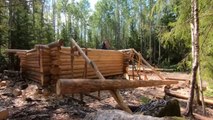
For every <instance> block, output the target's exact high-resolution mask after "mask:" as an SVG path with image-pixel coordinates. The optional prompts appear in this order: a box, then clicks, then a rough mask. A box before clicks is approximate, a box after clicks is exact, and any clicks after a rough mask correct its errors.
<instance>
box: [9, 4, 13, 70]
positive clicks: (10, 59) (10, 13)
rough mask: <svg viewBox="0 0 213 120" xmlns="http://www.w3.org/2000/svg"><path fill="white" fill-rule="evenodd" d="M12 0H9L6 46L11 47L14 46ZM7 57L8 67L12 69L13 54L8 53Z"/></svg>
mask: <svg viewBox="0 0 213 120" xmlns="http://www.w3.org/2000/svg"><path fill="white" fill-rule="evenodd" d="M12 1H13V0H9V41H8V48H9V49H13V48H14V47H13V46H14V45H13V44H14V42H13V34H12V28H13V25H12V24H13V13H12V12H13V9H12ZM8 57H9V69H11V70H13V69H14V55H13V54H8Z"/></svg>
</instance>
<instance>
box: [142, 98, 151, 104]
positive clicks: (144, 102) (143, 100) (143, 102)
mask: <svg viewBox="0 0 213 120" xmlns="http://www.w3.org/2000/svg"><path fill="white" fill-rule="evenodd" d="M149 101H150V99H149V98H147V97H145V96H141V102H142V104H147V103H149Z"/></svg>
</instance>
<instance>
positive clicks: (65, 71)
mask: <svg viewBox="0 0 213 120" xmlns="http://www.w3.org/2000/svg"><path fill="white" fill-rule="evenodd" d="M83 50H84V51H85V52H87V56H88V57H89V59H91V60H92V61H93V62H95V63H96V65H97V66H98V68H99V70H100V72H101V73H102V74H103V75H104V76H109V75H110V76H111V75H118V74H123V67H124V66H123V53H122V52H119V51H115V50H101V49H83ZM71 51H72V50H71V49H70V48H68V47H67V48H66V47H62V48H61V50H60V57H59V68H60V73H59V78H60V79H63V78H70V79H71V78H83V76H84V75H85V74H87V78H97V76H96V74H95V72H94V70H93V69H92V68H91V66H89V65H88V66H87V65H85V64H86V63H85V60H84V59H83V57H82V56H81V55H80V54H79V53H78V51H76V50H74V52H73V54H72V55H73V56H74V57H73V58H72V57H71V56H72V55H71ZM72 59H73V60H72ZM85 66H86V67H85Z"/></svg>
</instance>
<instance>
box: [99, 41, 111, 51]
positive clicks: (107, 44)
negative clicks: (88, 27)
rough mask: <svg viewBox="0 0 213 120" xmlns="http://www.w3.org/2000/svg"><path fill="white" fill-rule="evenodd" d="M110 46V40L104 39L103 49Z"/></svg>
mask: <svg viewBox="0 0 213 120" xmlns="http://www.w3.org/2000/svg"><path fill="white" fill-rule="evenodd" d="M109 47H110V45H109V41H108V40H104V41H103V42H102V45H101V49H109Z"/></svg>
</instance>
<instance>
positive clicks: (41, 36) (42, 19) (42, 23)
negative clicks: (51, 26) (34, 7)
mask: <svg viewBox="0 0 213 120" xmlns="http://www.w3.org/2000/svg"><path fill="white" fill-rule="evenodd" d="M44 3H45V0H41V20H40V25H41V28H40V29H41V33H40V38H39V41H40V42H39V43H40V44H42V43H43V40H42V39H43V37H44V36H43V27H44Z"/></svg>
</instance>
